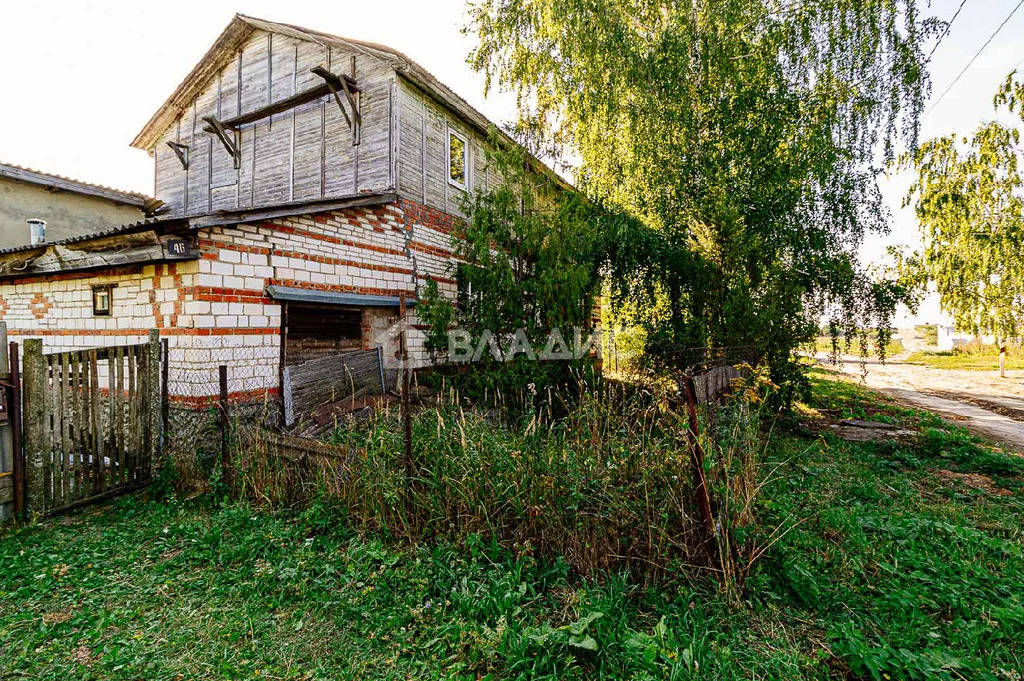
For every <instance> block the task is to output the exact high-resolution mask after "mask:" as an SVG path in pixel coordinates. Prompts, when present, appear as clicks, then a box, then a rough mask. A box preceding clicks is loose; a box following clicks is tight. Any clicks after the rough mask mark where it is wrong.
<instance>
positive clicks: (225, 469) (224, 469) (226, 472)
mask: <svg viewBox="0 0 1024 681" xmlns="http://www.w3.org/2000/svg"><path fill="white" fill-rule="evenodd" d="M219 372H220V405H219V406H220V469H221V474H222V475H223V476H224V478H223V479H224V484H225V485H230V482H231V470H230V467H229V465H228V461H229V459H230V457H229V455H228V431H229V429H230V428H231V422H230V420H229V418H228V367H227V365H225V364H221V365H220V367H219Z"/></svg>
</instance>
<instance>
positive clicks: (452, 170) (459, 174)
mask: <svg viewBox="0 0 1024 681" xmlns="http://www.w3.org/2000/svg"><path fill="white" fill-rule="evenodd" d="M448 181H449V182H451V183H452V184H453V185H455V186H456V187H458V188H459V189H468V188H469V145H468V144H467V143H466V138H465V137H463V136H462V135H460V134H459V133H457V132H455V131H454V130H452V129H450V128H449V129H448Z"/></svg>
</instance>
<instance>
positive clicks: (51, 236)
mask: <svg viewBox="0 0 1024 681" xmlns="http://www.w3.org/2000/svg"><path fill="white" fill-rule="evenodd" d="M152 207H155V202H154V201H153V199H151V198H149V197H148V196H145V195H143V194H138V193H136V192H126V191H121V190H119V189H111V188H110V187H103V186H100V185H95V184H89V183H87V182H79V181H77V180H71V179H68V178H66V177H61V176H60V175H51V174H49V173H43V172H40V171H38V170H32V169H31V168H22V167H20V166H16V165H11V164H8V163H0V248H7V247H11V246H22V245H25V244H28V243H29V225H28V224H27V223H26V220H42V221H44V222H45V223H46V240H47V241H60V240H63V239H69V238H73V237H81V236H86V235H88V234H92V233H95V232H100V231H104V230H108V229H110V228H111V227H116V226H118V225H123V224H125V223H130V222H138V221H139V220H142V219H143V218H144V217H146V209H147V208H152Z"/></svg>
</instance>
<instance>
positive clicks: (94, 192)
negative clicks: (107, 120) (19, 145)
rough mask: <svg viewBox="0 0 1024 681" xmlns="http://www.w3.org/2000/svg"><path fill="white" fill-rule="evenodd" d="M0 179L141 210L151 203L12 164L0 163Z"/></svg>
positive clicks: (143, 197)
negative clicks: (135, 207) (99, 199)
mask: <svg viewBox="0 0 1024 681" xmlns="http://www.w3.org/2000/svg"><path fill="white" fill-rule="evenodd" d="M0 177H5V178H7V179H9V180H16V181H18V182H27V183H29V184H37V185H40V186H43V187H48V188H50V189H57V190H60V191H66V192H71V193H74V194H82V195H84V196H94V197H96V198H101V199H107V200H108V201H114V202H116V203H124V204H128V205H130V206H138V207H139V208H142V207H144V206H146V204H148V203H150V202H151V201H153V199H152V198H151V197H149V196H146V195H145V194H140V193H138V192H129V191H124V190H122V189H114V188H113V187H106V186H104V185H101V184H91V183H89V182H82V181H81V180H73V179H71V178H70V177H64V176H63V175H54V174H52V173H44V172H42V171H41V170H35V169H33V168H25V167H23V166H17V165H14V164H13V163H3V162H0Z"/></svg>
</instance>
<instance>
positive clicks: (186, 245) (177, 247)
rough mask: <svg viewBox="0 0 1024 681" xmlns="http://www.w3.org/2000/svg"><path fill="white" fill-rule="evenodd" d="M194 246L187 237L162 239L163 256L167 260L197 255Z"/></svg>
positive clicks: (184, 258) (188, 258)
mask: <svg viewBox="0 0 1024 681" xmlns="http://www.w3.org/2000/svg"><path fill="white" fill-rule="evenodd" d="M198 255H199V254H198V253H197V252H196V249H195V246H193V245H192V242H191V241H189V240H188V239H177V238H175V239H168V240H166V241H164V257H165V258H167V259H168V260H193V259H195V258H196V257H198Z"/></svg>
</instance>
